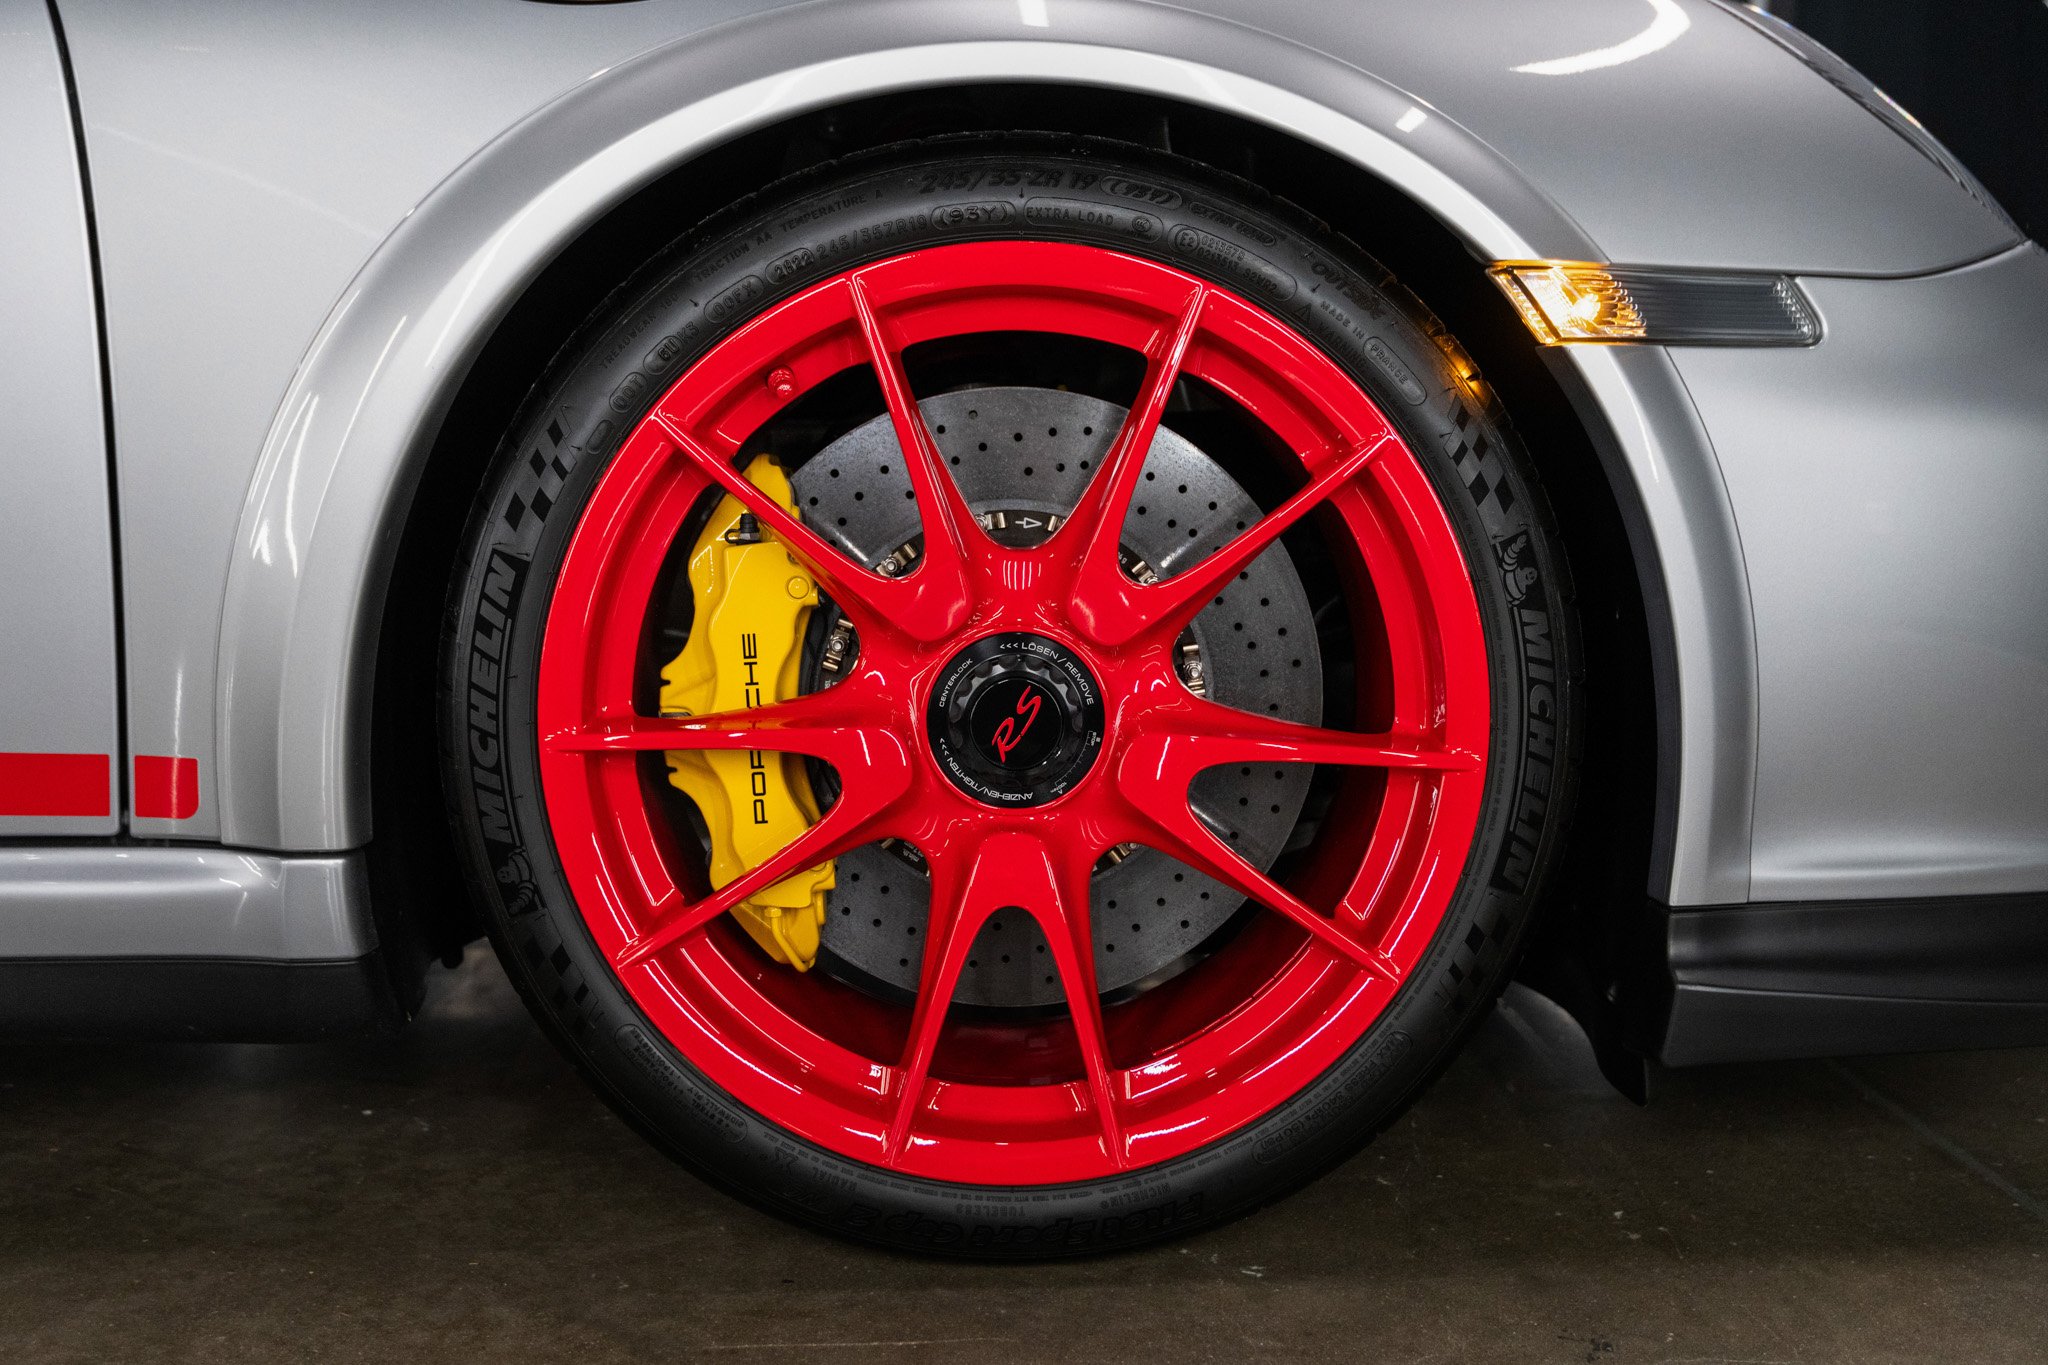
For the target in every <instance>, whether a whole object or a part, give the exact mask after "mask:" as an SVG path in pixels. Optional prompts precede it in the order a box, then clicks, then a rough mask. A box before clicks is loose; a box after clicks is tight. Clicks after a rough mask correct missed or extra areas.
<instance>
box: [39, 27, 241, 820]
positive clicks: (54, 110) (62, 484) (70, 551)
mask: <svg viewBox="0 0 2048 1365" xmlns="http://www.w3.org/2000/svg"><path fill="white" fill-rule="evenodd" d="M0 263H4V264H0V413H5V414H6V426H5V434H4V435H0V489H5V490H6V491H5V494H4V501H0V527H4V530H0V753H55V754H104V755H107V756H108V759H109V761H108V764H107V772H108V778H107V781H108V791H107V806H106V814H105V815H102V816H85V817H79V816H52V815H34V816H22V815H17V816H7V815H0V836H9V835H12V836H28V837H35V836H41V835H72V834H111V833H113V832H114V831H115V830H117V829H119V828H120V823H121V810H120V800H119V794H120V791H121V780H120V773H121V761H122V760H121V757H120V754H119V749H120V744H119V742H118V734H119V725H118V719H119V717H118V711H117V707H118V704H119V699H118V698H117V697H116V696H115V661H114V561H113V537H112V534H111V531H110V519H111V512H110V506H109V503H108V501H107V452H106V445H105V422H104V421H103V419H102V410H103V409H102V404H101V395H100V342H99V330H98V325H97V321H96V313H97V307H96V305H95V304H94V302H93V285H92V257H91V248H90V243H89V242H88V239H87V233H86V217H85V195H84V190H83V188H82V186H81V183H80V173H79V166H78V150H77V138H76V137H75V135H74V133H73V129H72V123H71V108H70V101H69V98H68V95H67V93H66V91H65V86H64V72H63V67H62V64H61V62H60V60H59V57H58V49H57V39H56V34H55V33H54V32H53V31H52V29H51V26H50V17H49V12H48V11H47V10H46V9H44V7H43V4H42V0H0ZM199 586H200V588H201V590H205V589H206V588H207V587H208V586H209V585H205V584H201V585H199ZM215 590H216V591H217V589H215Z"/></svg>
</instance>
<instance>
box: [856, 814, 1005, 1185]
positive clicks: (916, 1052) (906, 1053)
mask: <svg viewBox="0 0 2048 1365" xmlns="http://www.w3.org/2000/svg"><path fill="white" fill-rule="evenodd" d="M976 853H977V850H976V848H975V847H974V845H973V843H972V842H971V841H969V842H967V845H966V847H964V848H956V849H952V850H949V851H948V852H946V853H944V854H939V855H937V856H928V859H927V862H928V865H929V867H930V869H931V879H932V894H931V910H930V912H929V915H928V917H927V918H926V920H925V930H924V962H923V965H922V966H921V967H920V968H919V970H918V975H917V1004H916V1005H915V1006H914V1007H913V1009H912V1010H911V1016H910V1036H909V1038H908V1040H907V1041H906V1043H905V1044H904V1050H903V1059H902V1061H900V1062H899V1063H898V1064H897V1067H896V1082H897V1083H896V1092H895V1093H896V1107H895V1110H894V1112H893V1113H892V1114H891V1116H890V1119H889V1129H888V1132H887V1134H886V1135H885V1136H884V1138H883V1157H884V1159H885V1160H887V1161H888V1162H889V1164H890V1165H892V1166H893V1165H895V1164H896V1163H897V1161H898V1160H899V1159H900V1158H901V1157H902V1155H903V1153H904V1150H905V1149H906V1148H907V1147H908V1146H909V1144H910V1134H911V1129H912V1126H913V1125H914V1124H915V1122H916V1119H917V1111H918V1107H919V1106H920V1105H922V1104H923V1103H924V1090H925V1082H926V1080H927V1079H928V1078H929V1077H930V1075H931V1069H932V1057H933V1055H934V1054H935V1053H937V1051H938V1047H939V1033H940V1031H941V1030H942V1029H943V1028H944V1027H945V1023H946V1011H947V1009H948V1008H949V1007H950V1006H951V1005H952V1003H953V992H954V991H955V990H956V989H957V988H958V987H959V984H960V971H961V969H962V968H963V967H965V966H966V965H967V955H968V953H970V952H971V951H973V949H974V936H975V935H976V934H978V933H980V932H981V926H982V924H983V922H985V921H986V920H987V919H988V917H989V916H990V915H992V914H994V913H995V911H996V910H997V909H998V907H997V905H996V904H995V903H994V901H993V899H992V898H991V897H990V896H988V895H987V894H984V888H983V887H982V886H981V885H980V879H981V878H982V877H983V876H984V869H983V867H982V865H981V863H980V861H979V859H978V858H977V856H976Z"/></svg>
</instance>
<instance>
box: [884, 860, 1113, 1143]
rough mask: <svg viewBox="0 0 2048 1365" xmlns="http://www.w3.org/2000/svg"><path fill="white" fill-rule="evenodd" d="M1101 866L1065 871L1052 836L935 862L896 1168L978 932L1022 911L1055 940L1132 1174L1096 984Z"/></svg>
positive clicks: (1069, 866)
mask: <svg viewBox="0 0 2048 1365" xmlns="http://www.w3.org/2000/svg"><path fill="white" fill-rule="evenodd" d="M1092 862H1093V859H1092V858H1082V857H1079V856H1074V857H1069V858H1067V859H1065V861H1064V866H1062V865H1061V864H1060V862H1059V861H1058V860H1056V858H1055V855H1054V853H1053V851H1052V850H1051V849H1050V848H1049V847H1047V845H1046V844H1045V842H1044V841H1043V840H1041V839H1039V838H1037V837H1036V836H1033V835H1028V834H1018V833H998V834H992V835H989V836H988V837H987V838H985V839H983V840H981V841H980V842H979V844H978V845H970V846H969V847H967V848H964V849H962V848H955V849H953V850H952V851H950V852H949V853H947V854H945V855H942V856H941V857H939V858H936V859H934V860H933V861H932V863H931V868H932V899H931V916H930V919H929V920H928V921H927V923H926V927H925V944H924V965H923V968H922V969H921V971H920V973H919V976H918V985H917V1005H916V1008H915V1010H914V1011H913V1013H912V1017H911V1024H910V1038H909V1042H908V1043H907V1045H906V1046H905V1049H904V1056H903V1061H902V1063H901V1065H900V1066H899V1067H898V1068H897V1074H898V1078H899V1081H900V1085H899V1087H898V1089H897V1090H896V1108H895V1112H894V1114H893V1116H892V1117H891V1119H890V1123H889V1132H888V1136H887V1138H886V1142H885V1152H886V1155H887V1158H888V1160H889V1161H890V1162H891V1163H895V1162H897V1161H898V1160H899V1159H900V1158H901V1156H902V1154H903V1152H904V1150H905V1149H906V1148H907V1146H908V1145H909V1142H910V1138H911V1133H912V1131H913V1128H914V1126H915V1121H916V1117H917V1113H918V1110H919V1109H920V1108H921V1107H922V1105H923V1104H924V1100H925V1088H926V1083H927V1081H928V1079H929V1077H930V1074H931V1061H932V1056H933V1054H934V1053H935V1052H936V1051H937V1050H938V1044H939V1034H940V1032H941V1030H942V1029H943V1027H944V1024H945V1019H946V1010H947V1008H948V1007H949V1006H950V1005H951V1004H952V1000H953V993H954V991H955V990H956V989H957V988H958V986H959V981H960V972H961V969H962V968H963V967H964V966H965V965H966V962H967V956H968V954H969V953H970V952H971V951H972V950H973V947H974V940H975V936H976V935H977V934H979V933H980V932H981V927H982V925H984V924H985V923H987V922H988V919H989V917H990V916H991V915H993V914H995V913H996V912H997V911H1000V910H1003V909H1005V908H1007V907H1011V906H1015V907H1017V908H1019V909H1021V910H1023V911H1024V912H1025V913H1026V914H1028V915H1030V916H1031V917H1032V918H1033V919H1034V920H1036V921H1037V922H1038V925H1039V928H1040V929H1041V930H1042V931H1043V932H1044V934H1045V939H1046V945H1047V949H1048V951H1049V952H1050V953H1051V955H1052V959H1053V961H1054V963H1055V964H1056V966H1057V970H1058V972H1059V975H1060V983H1061V986H1062V988H1063V989H1064V990H1065V992H1066V995H1067V1004H1068V1008H1069V1010H1070V1012H1071V1013H1072V1015H1073V1020H1074V1033H1075V1036H1076V1040H1077V1042H1078V1043H1079V1045H1080V1050H1081V1056H1082V1059H1083V1061H1084V1063H1085V1065H1086V1068H1087V1072H1088V1091H1089V1096H1090V1099H1091V1103H1092V1107H1093V1108H1094V1110H1095V1117H1096V1122H1097V1123H1098V1124H1099V1125H1100V1126H1101V1129H1102V1141H1103V1145H1104V1149H1105V1154H1106V1155H1107V1156H1108V1157H1109V1159H1110V1162H1111V1163H1112V1164H1113V1165H1114V1166H1115V1167H1116V1168H1117V1169H1122V1168H1123V1166H1124V1165H1125V1163H1126V1159H1127V1153H1126V1151H1125V1144H1124V1138H1123V1130H1122V1126H1121V1124H1120V1123H1119V1121H1118V1118H1117V1099H1116V1087H1115V1072H1114V1069H1113V1068H1112V1066H1111V1065H1110V1060H1109V1045H1108V1039H1107V1036H1106V1034H1105V1031H1104V1029H1103V1024H1102V997H1101V995H1100V994H1099V993H1098V992H1097V990H1096V986H1095V944H1094V933H1093V930H1092V929H1091V928H1090V926H1089V920H1088V871H1089V865H1090V863H1092Z"/></svg>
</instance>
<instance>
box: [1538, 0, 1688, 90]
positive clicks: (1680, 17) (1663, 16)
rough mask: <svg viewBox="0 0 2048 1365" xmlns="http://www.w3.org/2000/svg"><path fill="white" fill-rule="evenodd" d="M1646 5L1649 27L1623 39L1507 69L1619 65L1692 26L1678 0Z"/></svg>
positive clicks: (1561, 72)
mask: <svg viewBox="0 0 2048 1365" xmlns="http://www.w3.org/2000/svg"><path fill="white" fill-rule="evenodd" d="M1649 4H1650V8H1651V10H1652V11H1653V13H1652V17H1651V19H1650V26H1649V27H1648V28H1646V29H1644V30H1643V31H1642V32H1641V33H1638V34H1637V35H1636V36H1635V37H1633V38H1630V39H1629V40H1628V41H1627V42H1623V43H1616V44H1615V45H1614V46H1612V47H1596V48H1594V49H1593V50H1592V51H1591V52H1581V53H1579V54H1578V55H1577V56H1575V57H1554V58H1552V59H1551V60H1549V61H1544V62H1524V63H1523V64H1522V65H1520V66H1516V67H1510V68H1509V70H1512V71H1519V72H1522V73H1524V74H1526V75H1530V76H1576V75H1578V74H1580V73H1581V72H1585V71H1598V70H1601V69H1602V68H1604V67H1610V66H1620V65H1622V64H1623V63H1624V62H1633V61H1638V60H1640V59H1642V58H1644V57H1647V56H1649V55H1650V54H1651V53H1653V52H1662V51H1663V50H1664V49H1665V48H1667V47H1670V46H1671V45H1672V44H1673V43H1675V42H1677V41H1678V39H1679V36H1680V35H1681V34H1683V33H1684V32H1685V31H1686V30H1687V29H1689V28H1691V27H1692V17H1691V16H1690V15H1688V14H1687V13H1686V12H1685V11H1684V10H1683V9H1680V8H1679V6H1678V0H1649Z"/></svg>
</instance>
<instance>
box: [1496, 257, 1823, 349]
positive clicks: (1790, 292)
mask: <svg viewBox="0 0 2048 1365" xmlns="http://www.w3.org/2000/svg"><path fill="white" fill-rule="evenodd" d="M1488 273H1489V274H1490V275H1491V276H1492V277H1493V282H1494V283H1495V284H1497V285H1499V286H1500V288H1501V292H1502V293H1504V294H1506V295H1507V297H1508V301H1509V302H1510V303H1512V304H1514V305H1515V311H1517V312H1518V313H1520V314H1521V315H1522V321H1523V322H1524V323H1526V324H1527V325H1528V328H1529V330H1530V331H1531V332H1533V333H1535V335H1536V340H1537V341H1539V342H1541V343H1542V344H1543V345H1545V346H1566V345H1585V344H1592V345H1601V344H1605V345H1625V344H1637V345H1658V346H1811V345H1813V344H1814V343H1815V342H1817V341H1819V340H1820V338H1821V326H1820V316H1819V314H1817V313H1816V312H1815V311H1814V309H1813V305H1812V304H1811V303H1810V302H1808V301H1807V298H1806V295H1805V294H1804V293H1803V292H1802V291H1801V290H1800V288H1799V285H1798V282H1797V281H1795V280H1793V279H1791V278H1790V277H1789V276H1785V275H1737V274H1718V273H1717V274H1707V273H1694V272H1682V271H1670V270H1658V269H1652V268H1646V267H1639V266H1612V265H1595V264H1592V263H1590V262H1586V261H1503V262H1501V263H1500V264H1498V265H1496V266H1494V267H1493V269H1492V270H1490V271H1489V272H1488Z"/></svg>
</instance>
